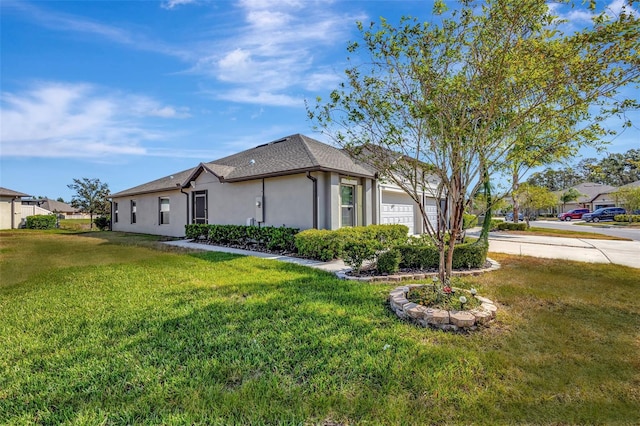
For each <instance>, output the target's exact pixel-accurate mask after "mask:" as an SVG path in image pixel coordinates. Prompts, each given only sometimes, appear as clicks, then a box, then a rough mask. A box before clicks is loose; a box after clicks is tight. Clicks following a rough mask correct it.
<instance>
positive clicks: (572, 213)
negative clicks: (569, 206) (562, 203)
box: [558, 209, 590, 220]
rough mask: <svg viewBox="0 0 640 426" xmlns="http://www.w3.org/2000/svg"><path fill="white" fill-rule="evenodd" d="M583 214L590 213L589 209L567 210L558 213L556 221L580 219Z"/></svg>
mask: <svg viewBox="0 0 640 426" xmlns="http://www.w3.org/2000/svg"><path fill="white" fill-rule="evenodd" d="M585 213H590V210H589V209H573V210H569V211H568V212H566V213H560V214H559V215H558V219H560V220H571V219H582V215H584V214H585Z"/></svg>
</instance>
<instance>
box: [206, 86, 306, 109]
mask: <svg viewBox="0 0 640 426" xmlns="http://www.w3.org/2000/svg"><path fill="white" fill-rule="evenodd" d="M216 96H217V97H218V98H219V99H222V100H226V101H232V102H240V103H246V104H256V105H272V106H281V107H303V106H304V102H303V99H302V97H295V96H290V95H286V94H281V93H272V92H269V91H258V90H251V89H233V90H229V91H226V92H222V93H218V94H217V95H216Z"/></svg>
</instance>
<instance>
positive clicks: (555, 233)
mask: <svg viewBox="0 0 640 426" xmlns="http://www.w3.org/2000/svg"><path fill="white" fill-rule="evenodd" d="M501 232H508V233H509V234H519V235H538V236H541V237H569V238H582V239H585V240H588V239H590V240H615V241H633V240H631V239H629V238H622V237H614V236H612V235H604V234H594V233H593V232H586V231H569V230H565V229H551V228H539V227H535V226H532V227H530V228H529V229H527V230H526V231H501Z"/></svg>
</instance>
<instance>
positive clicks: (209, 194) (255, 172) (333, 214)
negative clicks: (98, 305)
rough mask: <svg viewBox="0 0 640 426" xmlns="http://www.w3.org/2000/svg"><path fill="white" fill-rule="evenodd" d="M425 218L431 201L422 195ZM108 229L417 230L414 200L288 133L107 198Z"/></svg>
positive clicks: (345, 158) (336, 153) (180, 232)
mask: <svg viewBox="0 0 640 426" xmlns="http://www.w3.org/2000/svg"><path fill="white" fill-rule="evenodd" d="M423 196H424V199H423V200H422V201H423V204H424V205H425V209H426V210H427V213H428V216H429V220H430V221H431V222H432V223H436V222H437V219H436V217H437V210H436V200H435V199H433V198H429V197H428V196H427V195H426V194H425V195H423ZM111 200H112V215H111V218H112V228H111V229H113V230H114V231H126V232H139V233H146V234H157V235H167V236H176V237H180V236H184V235H185V225H186V224H190V223H211V224H235V225H247V224H252V225H257V226H283V225H284V226H288V227H294V228H299V229H309V228H318V229H338V228H341V227H344V226H359V225H369V224H384V223H400V224H404V225H406V226H407V227H408V228H409V232H410V233H412V234H414V233H415V234H419V233H422V232H423V223H422V216H421V214H420V211H419V208H418V206H417V204H416V203H415V202H414V201H413V200H412V199H411V198H410V197H409V195H408V194H406V193H405V192H404V191H402V190H401V189H400V188H398V187H397V186H394V185H392V184H388V183H384V182H383V181H381V180H380V179H379V178H378V173H377V172H376V170H374V169H373V168H371V167H370V166H368V165H366V164H362V163H360V162H357V161H354V160H353V159H352V158H351V157H350V156H349V155H348V154H347V153H345V152H344V151H342V150H340V149H337V148H335V147H332V146H329V145H326V144H324V143H322V142H319V141H317V140H315V139H312V138H309V137H307V136H304V135H300V134H295V135H291V136H288V137H285V138H282V139H279V140H275V141H272V142H269V143H265V144H261V145H258V146H256V147H255V148H251V149H248V150H246V151H242V152H240V153H237V154H234V155H231V156H228V157H225V158H221V159H219V160H215V161H211V162H208V163H200V164H199V165H198V166H196V167H194V168H191V169H188V170H183V171H181V172H177V173H173V174H171V175H168V176H165V177H163V178H160V179H157V180H154V181H152V182H148V183H145V184H142V185H138V186H135V187H133V188H130V189H126V190H124V191H120V192H117V193H115V194H113V195H112V196H111Z"/></svg>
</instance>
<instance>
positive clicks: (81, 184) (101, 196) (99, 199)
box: [67, 178, 111, 228]
mask: <svg viewBox="0 0 640 426" xmlns="http://www.w3.org/2000/svg"><path fill="white" fill-rule="evenodd" d="M67 187H68V188H70V189H73V190H74V191H75V192H76V193H75V194H74V195H73V198H72V199H71V205H72V206H73V207H75V208H77V209H79V210H80V211H81V212H83V213H89V217H90V219H91V228H93V216H94V215H105V216H106V215H108V214H109V211H110V208H109V207H110V204H109V200H107V197H108V196H109V195H110V194H111V192H110V191H109V186H108V185H107V184H106V183H102V182H100V179H89V178H82V179H74V180H73V183H72V184H70V185H67Z"/></svg>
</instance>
